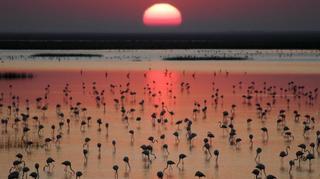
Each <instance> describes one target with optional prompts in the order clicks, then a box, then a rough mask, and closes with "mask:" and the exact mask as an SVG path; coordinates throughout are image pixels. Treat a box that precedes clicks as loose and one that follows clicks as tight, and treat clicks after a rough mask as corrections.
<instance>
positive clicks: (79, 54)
mask: <svg viewBox="0 0 320 179" xmlns="http://www.w3.org/2000/svg"><path fill="white" fill-rule="evenodd" d="M30 57H31V58H43V57H44V58H46V57H47V58H60V57H61V58H63V57H89V58H90V57H98V58H100V57H103V55H100V54H87V53H37V54H33V55H30Z"/></svg>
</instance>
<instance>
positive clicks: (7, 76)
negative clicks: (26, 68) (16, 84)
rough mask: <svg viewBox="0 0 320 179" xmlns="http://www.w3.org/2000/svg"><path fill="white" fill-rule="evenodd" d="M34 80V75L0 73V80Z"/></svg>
mask: <svg viewBox="0 0 320 179" xmlns="http://www.w3.org/2000/svg"><path fill="white" fill-rule="evenodd" d="M30 78H33V74H32V73H24V72H21V73H20V72H2V73H1V72H0V80H15V79H30Z"/></svg>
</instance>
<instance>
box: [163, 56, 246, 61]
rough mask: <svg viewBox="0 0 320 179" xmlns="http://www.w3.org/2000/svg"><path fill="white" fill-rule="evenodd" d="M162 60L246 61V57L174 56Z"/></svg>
mask: <svg viewBox="0 0 320 179" xmlns="http://www.w3.org/2000/svg"><path fill="white" fill-rule="evenodd" d="M163 60H168V61H210V60H213V61H215V60H216V61H219V60H228V61H232V60H248V57H231V56H230V57H228V56H207V57H197V56H175V57H165V58H163Z"/></svg>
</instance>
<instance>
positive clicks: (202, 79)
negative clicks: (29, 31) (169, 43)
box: [0, 60, 320, 179]
mask: <svg viewBox="0 0 320 179" xmlns="http://www.w3.org/2000/svg"><path fill="white" fill-rule="evenodd" d="M82 62H83V63H82ZM31 63H33V64H35V65H32V64H31ZM69 63H72V65H70V66H68V64H69ZM238 63H241V62H235V63H233V62H219V63H214V62H197V63H196V62H183V63H178V62H159V61H156V60H155V61H153V62H146V63H143V62H128V61H127V62H114V61H110V62H88V61H86V60H83V61H81V63H79V61H70V62H67V63H61V62H58V61H41V62H40V61H34V60H32V61H28V62H25V61H19V60H18V61H12V63H11V62H7V61H6V62H5V64H6V65H5V66H1V69H3V70H10V69H14V70H17V69H19V70H30V71H33V72H34V73H35V78H34V79H30V80H13V81H0V87H1V88H0V92H3V93H4V101H3V102H2V103H3V104H4V105H5V107H4V108H3V109H2V111H1V112H2V113H1V116H2V117H3V116H7V108H6V106H7V105H9V103H10V101H11V99H10V97H11V96H10V93H11V95H18V96H19V97H20V110H21V111H20V112H25V104H26V103H25V100H26V99H30V108H31V110H30V116H35V115H37V116H40V117H41V116H42V115H43V112H42V111H41V110H37V109H36V108H35V106H36V102H35V99H36V98H37V97H40V96H41V97H43V96H44V93H45V90H44V88H45V87H46V86H47V85H48V84H49V85H50V90H49V95H48V99H47V100H46V101H44V103H45V102H47V103H48V105H49V107H48V110H47V111H46V112H45V116H46V118H45V119H41V123H42V124H44V125H45V129H44V134H43V135H44V138H45V137H51V130H50V126H51V125H52V124H55V125H56V126H58V122H59V119H58V118H57V116H56V112H55V111H56V109H55V106H56V104H61V105H62V111H63V112H64V114H65V119H67V118H70V119H71V124H70V125H71V128H70V131H68V130H67V127H66V126H64V127H63V129H62V131H61V132H62V133H63V137H62V140H61V146H60V148H58V147H56V145H55V144H54V143H52V144H51V147H50V150H47V151H46V150H45V149H44V148H41V147H38V148H37V147H33V148H32V149H31V151H30V152H29V153H27V152H26V151H25V150H24V149H22V148H19V147H14V146H12V147H10V148H8V147H6V146H4V145H3V144H5V143H6V141H7V140H8V136H9V137H10V141H11V142H10V143H14V141H15V139H14V130H13V129H12V128H11V125H9V133H8V134H5V133H4V132H3V128H2V133H1V140H0V142H1V148H0V169H1V172H0V178H6V177H7V175H8V171H9V169H10V167H11V165H12V161H13V160H15V159H16V158H15V154H16V153H17V152H20V153H22V154H24V157H25V158H24V160H25V161H26V165H27V166H29V168H31V171H33V170H34V169H33V165H34V163H35V162H39V163H40V165H41V168H42V166H43V165H44V164H45V160H46V159H47V157H49V156H50V157H52V158H54V159H55V160H56V163H55V167H54V169H53V172H52V173H46V172H43V171H42V169H41V170H40V178H68V177H69V178H70V177H71V178H75V176H66V175H65V173H64V171H63V169H64V167H63V166H62V165H61V164H60V163H61V162H62V161H64V160H70V161H71V162H72V167H73V169H74V170H76V171H78V170H80V171H82V172H83V173H84V176H83V178H113V177H114V171H113V170H112V166H113V165H114V164H117V165H119V167H120V169H119V178H156V173H157V171H159V170H163V169H164V167H165V166H166V160H167V159H169V160H173V161H175V162H177V161H178V155H179V154H180V153H184V154H186V155H187V158H186V159H185V161H184V163H185V165H184V169H183V170H181V169H179V168H177V167H176V166H174V167H173V170H172V171H170V170H167V171H166V175H165V177H164V178H193V176H194V173H195V172H196V171H197V170H200V171H202V172H203V173H204V174H205V175H206V176H207V178H253V175H252V174H251V171H252V170H253V169H254V167H255V164H256V162H255V160H254V158H255V155H256V152H255V149H256V148H257V147H261V148H262V149H263V152H262V154H261V161H260V162H262V163H263V164H265V165H266V172H267V174H273V175H275V176H277V177H278V178H289V174H288V168H289V165H288V161H289V160H291V159H294V158H296V157H295V152H296V151H297V150H298V147H297V145H298V144H300V143H305V144H309V143H310V142H315V131H317V130H319V107H320V106H319V101H318V99H316V101H315V102H314V104H313V105H310V104H307V103H306V99H305V97H302V98H301V99H300V100H299V99H297V98H294V96H293V95H292V94H291V93H290V92H288V93H287V95H285V94H284V92H283V93H282V94H281V92H280V88H281V87H282V88H287V86H288V85H287V83H288V82H290V81H294V82H295V84H298V85H304V86H305V89H304V90H305V91H309V90H314V89H315V88H319V84H320V74H319V72H320V71H319V70H317V69H319V68H318V67H319V63H318V62H292V63H287V62H281V63H279V62H269V63H267V62H261V63H260V64H259V63H256V62H252V61H251V62H245V64H242V65H238V66H237V64H238ZM13 64H14V65H13ZM26 64H29V66H26ZM64 64H66V65H65V66H64ZM119 64H121V65H119ZM218 64H219V65H218ZM124 65H127V66H124ZM262 65H266V66H262ZM268 65H269V66H268ZM63 66H64V68H61V67H63ZM272 66H274V67H276V68H275V69H271V68H272ZM42 67H45V68H42ZM203 67H206V68H203ZM149 68H151V69H149ZM165 68H168V69H169V72H168V73H167V74H166V73H165ZM80 69H82V70H83V74H82V75H81V74H80ZM220 69H221V72H220ZM259 69H261V70H259ZM301 69H303V70H301ZM106 71H107V73H108V75H107V78H106V75H105V73H106ZM225 71H228V72H229V75H228V76H227V75H226V72H225ZM194 72H196V73H195V75H194V77H193V74H194ZM214 72H215V73H216V76H214ZM245 72H246V73H245ZM128 73H130V78H128V77H127V75H128ZM169 73H170V74H169ZM239 81H242V83H243V84H242V85H241V87H240V85H239ZM93 82H96V85H95V86H96V89H97V90H98V91H99V92H101V91H102V90H105V94H104V97H105V102H106V112H104V110H103V107H102V106H100V108H98V107H97V105H96V101H95V96H94V95H93V94H92V92H93V90H92V87H93ZM128 82H129V83H130V85H129V88H130V91H135V92H136V93H137V94H136V96H135V99H136V100H134V99H133V97H132V96H130V95H129V94H127V95H125V96H126V98H125V100H124V106H125V108H126V109H127V110H129V109H130V108H135V109H136V111H135V112H134V113H133V115H131V114H129V115H128V116H129V120H128V121H129V125H128V126H127V124H126V123H125V122H124V121H123V120H122V118H121V112H120V109H119V108H117V107H116V105H115V104H114V101H113V99H115V98H117V99H119V97H120V94H119V90H120V85H121V86H122V87H121V89H125V86H126V84H127V83H128ZM181 82H185V83H186V82H188V83H189V84H190V90H187V89H184V90H182V89H181V87H180V84H181ZM251 82H255V88H256V89H258V90H263V86H264V85H263V83H264V82H266V86H267V87H270V86H276V91H277V92H278V94H277V96H276V103H275V104H274V105H273V106H272V110H271V112H270V113H269V114H268V115H267V119H266V122H261V120H260V119H258V118H257V113H256V107H255V104H256V103H260V104H261V105H262V106H263V107H264V108H265V107H266V103H267V102H271V101H272V98H271V97H270V95H267V94H265V93H262V94H259V95H257V97H254V98H253V100H252V105H248V104H244V103H243V99H242V95H243V94H245V93H246V90H247V87H248V86H249V85H250V84H251ZM66 83H69V85H70V86H69V89H70V90H71V92H70V95H71V96H72V102H69V103H68V104H64V103H63V99H64V98H63V91H62V90H63V88H64V87H65V85H66ZM82 83H85V86H86V89H85V90H84V91H83V89H82ZM212 83H214V85H213V84H212ZM110 84H115V85H116V86H117V87H116V88H115V89H114V91H112V90H110ZM9 85H12V90H11V89H10V88H9ZM147 85H149V87H150V91H151V92H152V93H156V96H155V97H152V96H151V95H150V94H148V91H147V90H146V89H144V88H147ZM232 85H236V87H235V90H234V92H233V88H232ZM213 88H214V89H215V90H216V89H219V90H220V93H219V95H223V99H219V102H218V104H217V105H215V104H214V103H213V100H212V98H211V95H212V94H213ZM170 91H172V92H170ZM159 92H161V93H159ZM174 97H176V98H174ZM286 98H289V99H290V103H289V106H287V103H286ZM142 99H144V100H145V104H144V108H143V110H142V108H141V106H140V105H139V104H138V103H139V101H141V100H142ZM204 100H207V104H206V105H207V107H208V110H207V114H206V118H203V117H204V114H203V113H202V112H200V113H199V114H197V118H193V112H192V110H193V108H194V105H193V104H194V102H195V101H197V102H199V103H200V104H201V107H203V106H204ZM76 102H81V103H82V105H81V106H82V107H86V108H87V109H88V111H87V113H86V116H91V117H92V120H91V124H90V127H88V128H86V131H85V132H81V131H80V122H81V120H82V119H75V118H74V117H72V116H71V115H70V113H69V108H70V105H73V106H74V105H75V104H76ZM162 102H164V105H165V106H166V107H167V108H168V109H169V110H172V111H174V112H175V114H174V116H173V117H172V118H171V116H170V115H169V114H166V115H165V118H168V119H169V122H168V123H167V124H165V125H159V124H156V126H154V127H153V126H152V119H151V117H150V116H151V114H152V113H153V112H157V113H158V114H159V112H160V108H161V103H162ZM44 103H43V104H44ZM155 104H158V105H159V106H160V107H158V108H157V109H156V108H155V107H154V105H155ZM232 104H235V105H236V106H237V107H236V112H235V118H234V122H233V124H234V126H235V128H236V130H237V136H236V137H239V138H241V139H242V142H241V144H240V146H239V148H238V149H237V148H236V147H235V146H234V145H233V146H231V145H229V143H228V136H227V135H228V134H227V133H225V135H223V130H222V129H220V128H219V125H218V122H219V121H221V120H222V112H223V111H225V110H227V111H230V110H231V105H232ZM280 109H284V110H286V116H287V118H286V125H287V126H288V127H289V128H290V130H291V131H292V132H293V134H294V136H295V139H294V140H293V141H292V142H291V143H288V142H285V140H284V138H283V137H282V135H281V130H278V129H277V125H276V119H277V115H278V113H279V110H280ZM294 110H298V111H299V112H300V113H301V116H302V117H301V119H300V122H299V123H297V122H295V121H294V120H293V111H294ZM305 114H310V115H311V116H313V117H315V128H314V129H313V130H312V131H311V132H310V134H309V138H308V139H307V138H304V137H303V135H302V134H303V124H302V121H303V119H304V118H303V116H304V115H305ZM80 116H83V114H82V113H81V115H80ZM138 116H140V117H141V118H142V121H141V123H140V124H139V123H138V122H136V121H135V118H136V117H138ZM98 118H101V119H102V120H103V123H106V122H108V123H109V124H110V127H109V135H108V136H106V130H105V128H104V125H103V126H102V131H101V132H98V127H97V123H96V120H97V119H98ZM185 118H189V119H192V120H193V125H192V131H193V132H195V133H197V137H196V138H195V139H194V140H193V141H192V145H193V147H191V148H190V144H189V143H188V141H187V140H186V130H185V128H184V127H185V124H184V123H183V124H182V125H181V126H180V129H179V130H178V129H177V126H176V125H175V124H174V123H175V121H177V120H182V119H185ZM248 118H252V119H253V122H252V124H251V127H250V128H248V125H247V122H246V120H247V119H248ZM11 123H12V120H11ZM11 123H10V124H11ZM28 124H29V127H30V128H31V129H32V130H31V131H30V132H29V133H30V134H29V136H28V137H29V139H30V140H32V141H34V142H37V141H39V142H40V143H43V142H42V141H43V139H44V138H40V139H39V137H38V135H37V132H36V131H35V129H34V125H35V123H34V121H33V120H32V119H30V120H29V122H28ZM21 125H22V124H20V128H21ZM139 126H140V127H139ZM261 127H267V128H268V130H269V140H268V141H267V142H263V136H262V132H261V130H260V128H261ZM131 129H132V130H134V131H135V134H134V142H133V143H131V142H130V134H129V132H128V131H129V130H131ZM176 130H178V131H179V133H180V135H181V138H180V140H181V141H180V143H179V144H176V143H175V137H174V136H173V135H172V133H173V132H175V131H176ZM208 131H211V132H213V133H214V135H215V138H214V139H213V141H212V148H211V152H212V153H213V151H214V150H215V149H218V150H219V151H220V155H219V160H218V166H216V163H215V157H214V156H213V157H212V158H211V159H209V160H208V159H207V157H208V156H207V155H206V154H205V153H204V151H203V149H202V145H203V138H204V137H206V135H207V132H208ZM56 132H57V131H56ZM161 134H165V135H166V139H165V140H164V141H162V140H160V139H159V137H160V135H161ZM249 134H253V135H254V145H253V148H252V149H250V147H249V146H250V145H249V139H248V135H249ZM149 136H154V137H155V138H157V139H158V142H157V143H154V144H153V147H154V153H155V154H156V156H157V158H156V159H155V160H153V161H152V164H151V165H150V167H149V168H146V167H145V161H144V160H143V158H142V155H141V149H140V145H142V144H151V143H150V141H148V137H149ZM85 137H90V138H91V139H92V140H91V142H90V151H89V155H88V162H87V164H86V165H85V164H84V157H83V154H82V145H83V142H84V138H85ZM17 138H18V139H17V143H18V141H20V140H19V139H21V130H20V132H19V133H18V134H17ZM112 140H116V142H117V143H116V152H114V151H113V147H112V143H111V142H112ZM98 142H100V143H101V144H102V151H101V158H100V159H98V150H97V147H96V144H97V143H98ZM164 143H166V144H168V145H169V152H170V154H169V156H168V157H165V156H164V154H163V151H162V149H161V146H162V144H164ZM287 145H290V146H291V149H290V151H289V156H288V157H286V158H284V161H283V167H281V166H282V165H281V161H280V158H279V152H280V151H282V150H285V147H286V146H287ZM125 155H126V156H128V157H129V159H130V165H131V167H132V168H131V170H130V172H126V171H125V163H124V162H123V161H122V159H123V157H124V156H125ZM315 157H316V159H314V160H313V161H312V171H311V172H310V171H309V170H308V162H307V161H306V162H302V163H301V168H296V167H294V169H293V172H292V174H293V178H314V179H315V178H319V177H320V171H319V170H317V169H318V168H319V167H320V160H319V158H318V154H317V152H316V154H315Z"/></svg>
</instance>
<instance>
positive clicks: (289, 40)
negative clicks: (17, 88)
mask: <svg viewBox="0 0 320 179" xmlns="http://www.w3.org/2000/svg"><path fill="white" fill-rule="evenodd" d="M0 49H320V32H275V33H271V32H268V33H263V32H250V33H249V32H246V33H201V34H196V33H187V34H186V33H178V34H174V33H171V34H166V33H159V34H12V33H2V34H0Z"/></svg>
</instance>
